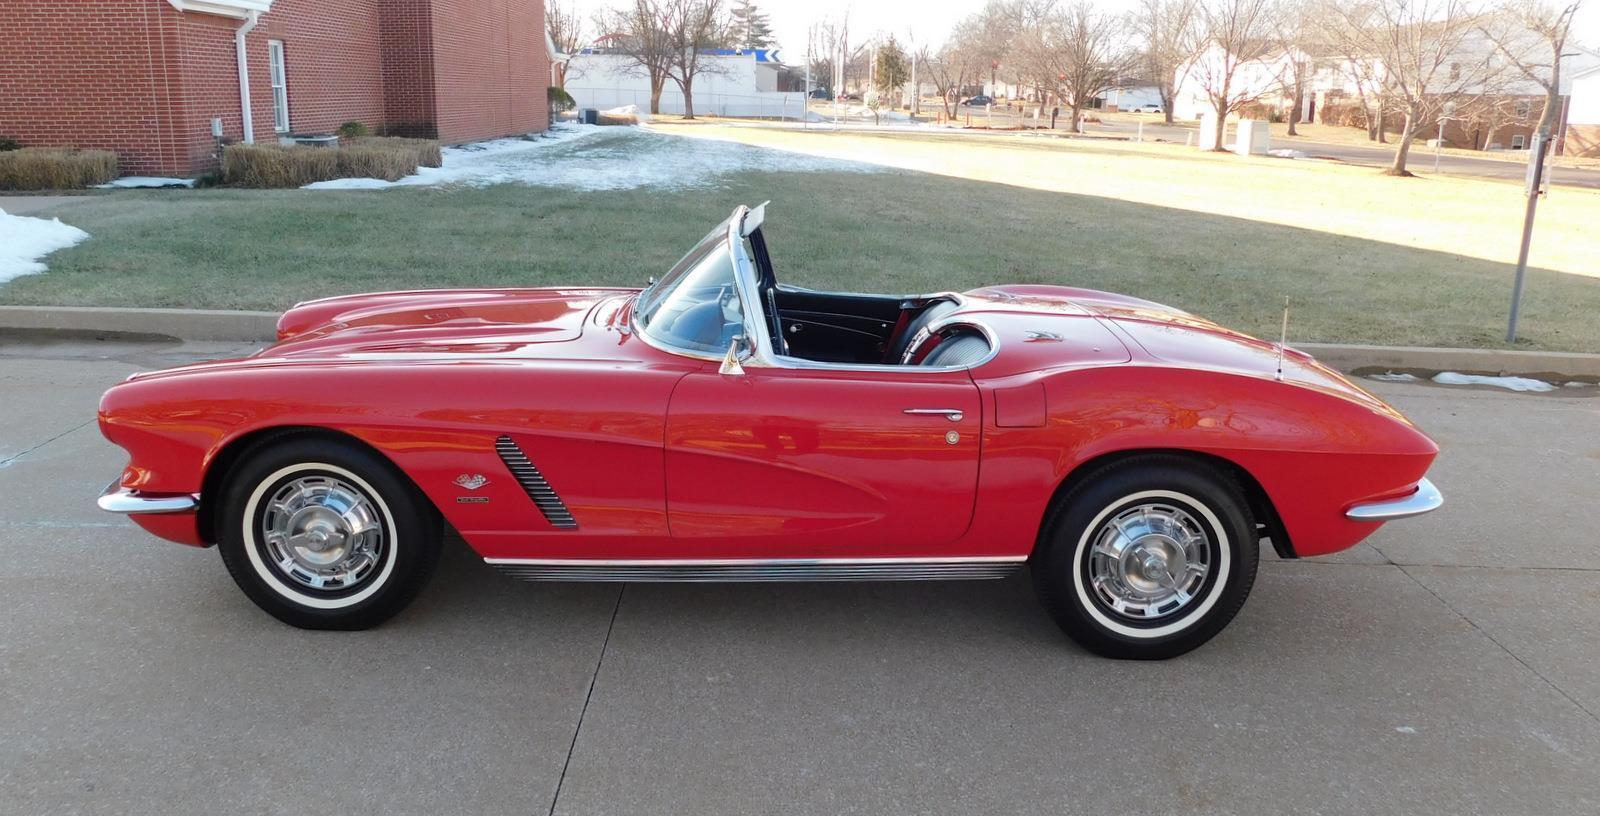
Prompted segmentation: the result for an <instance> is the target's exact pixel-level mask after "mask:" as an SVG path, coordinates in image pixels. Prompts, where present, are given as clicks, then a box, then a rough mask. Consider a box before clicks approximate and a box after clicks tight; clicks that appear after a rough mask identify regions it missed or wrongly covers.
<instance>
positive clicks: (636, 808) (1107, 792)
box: [0, 338, 1600, 815]
mask: <svg viewBox="0 0 1600 816" xmlns="http://www.w3.org/2000/svg"><path fill="white" fill-rule="evenodd" d="M248 350H249V349H248V347H247V346H244V345H241V344H209V345H199V344H188V345H183V344H177V343H170V344H160V343H140V344H130V343H93V342H48V341H35V342H22V341H17V340H13V339H3V338H0V393H3V394H4V395H5V396H4V398H3V399H0V496H3V497H4V501H3V503H0V620H3V621H4V622H5V625H4V626H3V627H0V813H7V814H9V813H17V814H23V813H26V814H48V813H69V812H70V813H116V814H127V813H151V814H157V813H159V814H189V813H193V814H216V813H240V812H249V813H258V812H266V813H297V812H333V813H387V814H410V813H418V814H441V813H538V814H545V813H561V814H594V813H652V814H654V813H697V814H710V813H752V814H772V813H802V814H808V813H818V814H836V813H845V812H849V813H864V814H898V813H959V814H973V813H1004V814H1016V813H1041V814H1062V813H1096V814H1102V813H1174V812H1186V813H1188V812H1199V813H1308V814H1309V813H1361V814H1380V813H1396V814H1401V813H1403V814H1452V815H1459V814H1476V813H1483V814H1505V813H1519V814H1520V813H1529V814H1532V813H1538V814H1568V813H1571V814H1588V813H1594V812H1596V811H1597V809H1600V789H1597V788H1596V787H1595V785H1594V782H1593V780H1594V768H1595V767H1597V764H1600V720H1597V719H1596V713H1597V712H1600V675H1597V673H1596V672H1595V671H1594V667H1595V666H1596V665H1597V661H1600V623H1597V621H1600V568H1597V567H1596V565H1595V559H1594V540H1593V539H1594V534H1593V530H1592V525H1591V524H1590V523H1589V522H1588V516H1589V515H1591V508H1593V507H1594V506H1595V505H1596V503H1597V501H1600V399H1597V398H1595V397H1593V396H1578V395H1577V394H1578V393H1582V394H1592V393H1594V389H1581V390H1574V394H1561V395H1557V396H1526V395H1514V394H1500V393H1492V392H1485V391H1473V390H1458V389H1447V388H1443V387H1434V386H1421V385H1395V384H1387V383H1364V384H1367V385H1369V386H1370V387H1373V388H1374V390H1376V391H1378V392H1380V393H1382V394H1383V395H1384V396H1386V397H1387V398H1389V399H1391V400H1392V401H1393V402H1394V403H1395V404H1396V405H1397V406H1398V407H1400V408H1401V409H1402V410H1404V411H1406V412H1407V413H1408V414H1409V415H1410V416H1411V417H1412V418H1413V419H1414V420H1416V421H1417V422H1418V424H1419V425H1421V427H1422V428H1424V429H1425V430H1427V431H1428V432H1429V433H1430V434H1432V435H1433V436H1434V437H1435V438H1436V439H1437V440H1438V441H1439V443H1440V445H1441V447H1442V448H1443V453H1442V455H1441V457H1440V460H1439V462H1438V464H1437V466H1436V467H1435V470H1434V471H1433V473H1432V474H1431V475H1432V476H1433V478H1434V481H1435V482H1436V483H1437V484H1439V486H1440V488H1441V489H1442V490H1443V491H1444V492H1445V495H1446V502H1447V503H1446V506H1445V508H1444V509H1443V510H1441V511H1439V512H1438V513H1435V514H1433V515H1431V516H1428V517H1424V518H1420V519H1414V520H1410V521H1406V522H1401V523H1395V524H1392V525H1390V526H1388V527H1386V528H1384V529H1383V530H1382V531H1381V532H1380V533H1379V534H1378V535H1377V536H1375V537H1374V538H1373V539H1372V541H1371V542H1370V544H1367V545H1362V546H1360V547H1358V548H1356V549H1354V550H1352V551H1350V552H1347V553H1344V554H1341V555H1338V556H1335V557H1332V558H1329V559H1319V560H1316V561H1303V562H1282V561H1277V560H1275V559H1273V558H1272V556H1271V555H1270V552H1268V553H1264V554H1263V557H1264V558H1265V559H1267V560H1266V561H1265V563H1263V565H1262V570H1261V575H1260V577H1259V579H1258V580H1257V583H1256V588H1255V592H1254V594H1253V595H1252V597H1251V599H1250V601H1249V602H1248V603H1247V604H1246V605H1245V607H1244V610H1243V612H1242V613H1241V614H1240V615H1239V617H1238V619H1237V620H1235V621H1234V623H1233V624H1232V625H1231V627H1230V628H1229V629H1228V630H1227V631H1225V632H1224V633H1223V634H1222V635H1221V636H1220V637H1218V638H1217V639H1216V640H1214V641H1213V642H1211V643H1210V644H1208V645H1207V646H1205V647H1202V648H1201V649H1200V650H1198V651H1196V652H1194V653H1192V654H1190V655H1188V656H1186V657H1184V658H1180V659H1178V660H1174V661H1168V662H1164V663H1150V664H1143V663H1119V662H1112V661H1107V660H1102V659H1099V658H1095V657H1092V656H1090V655H1088V654H1086V653H1084V652H1082V651H1080V650H1078V649H1077V648H1075V647H1074V646H1072V645H1071V644H1070V643H1069V642H1068V641H1067V640H1066V639H1065V638H1064V637H1063V636H1062V635H1061V634H1060V633H1059V631H1058V630H1056V628H1055V627H1054V625H1053V624H1051V623H1050V621H1049V620H1048V619H1047V618H1046V616H1045V614H1044V613H1043V612H1042V611H1041V610H1040V609H1039V608H1038V605H1037V604H1036V602H1035V601H1034V599H1033V597H1032V592H1031V590H1030V588H1029V587H1028V584H1027V581H1026V579H1025V577H1023V578H1018V579H1015V580H1007V581H1001V582H978V583H926V584H853V585H852V584H831V585H830V584H795V585H722V586H718V585H700V586H695V585H643V584H631V585H626V586H617V585H582V584H571V585H562V584H522V583H518V582H515V581H512V580H510V579H507V578H504V577H501V576H499V575H498V574H496V573H494V572H492V571H490V570H489V569H487V568H486V567H485V566H484V565H483V564H482V563H481V562H479V561H478V560H477V559H476V558H474V557H473V556H472V555H471V554H470V552H468V551H467V550H466V549H465V548H464V547H461V546H457V547H452V548H449V549H448V550H447V555H446V558H445V561H444V563H443V564H442V566H441V569H440V573H439V574H438V576H437V577H436V578H435V580H434V582H433V583H432V584H431V585H430V587H429V588H428V589H427V590H426V591H425V592H424V593H423V595H422V597H421V598H420V599H419V600H418V601H417V603H416V604H415V605H414V606H413V607H412V608H411V609H409V610H407V611H406V612H405V613H403V614H401V615H400V616H399V617H398V618H396V619H395V620H393V621H391V622H390V623H388V624H387V625H385V626H383V627H381V628H379V629H376V630H373V631H370V632H363V633H335V632H304V631H300V630H296V629H291V628H289V627H286V626H283V625H282V624H279V623H277V622H276V621H274V620H272V619H271V618H269V617H267V616H266V615H265V614H263V613H261V612H260V611H259V610H257V609H256V608H255V607H254V606H253V605H251V604H250V603H249V601H247V600H246V599H245V598H244V597H243V595H242V594H241V593H239V591H238V590H237V589H236V588H235V586H234V585H233V582H232V581H231V580H230V579H229V577H228V575H227V572H226V571H225V570H224V568H223V566H222V563H221V560H220V559H219V558H218V557H217V556H216V553H214V552H211V551H206V550H194V549H189V548H185V547H182V546H179V545H176V544H168V543H164V542H161V541H159V540H156V539H154V538H152V537H150V536H148V535H146V534H144V533H143V532H141V531H140V530H138V529H137V528H135V527H134V526H133V525H132V524H131V523H129V522H127V521H126V520H124V519H120V518H117V517H115V516H110V515H107V514H104V513H101V512H100V511H98V510H97V509H96V508H95V507H94V501H93V499H94V497H95V495H96V494H98V492H99V491H100V489H101V488H102V487H103V486H104V485H105V483H106V482H107V480H109V479H110V478H112V477H113V476H114V475H116V473H117V472H118V469H119V468H121V467H122V465H123V464H124V462H125V457H124V455H123V453H122V452H121V451H120V450H118V449H116V448H114V447H113V446H111V445H110V444H109V443H107V442H106V441H105V440H103V439H102V438H101V437H100V435H99V433H98V431H97V429H96V428H95V425H94V422H93V419H94V409H95V404H96V400H97V399H98V397H99V394H100V392H101V391H102V390H103V389H104V388H106V387H107V386H108V385H110V384H112V383H114V382H116V381H117V380H119V379H121V378H122V377H124V376H126V375H127V374H128V373H131V372H133V371H137V370H143V369H148V368H153V367H160V366H166V365H173V364H176V363H179V362H185V361H190V360H194V359H199V358H203V357H209V356H224V355H233V354H238V353H242V352H245V351H248Z"/></svg>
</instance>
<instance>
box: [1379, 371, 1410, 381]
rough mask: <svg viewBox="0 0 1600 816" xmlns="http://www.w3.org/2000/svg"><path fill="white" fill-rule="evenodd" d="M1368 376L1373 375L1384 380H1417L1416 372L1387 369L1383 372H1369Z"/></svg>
mask: <svg viewBox="0 0 1600 816" xmlns="http://www.w3.org/2000/svg"><path fill="white" fill-rule="evenodd" d="M1367 376H1369V377H1371V378H1372V379H1374V380H1381V381H1383V382H1416V381H1417V375H1415V374H1407V373H1405V372H1403V371H1385V372H1383V373H1382V374H1369V375H1367Z"/></svg>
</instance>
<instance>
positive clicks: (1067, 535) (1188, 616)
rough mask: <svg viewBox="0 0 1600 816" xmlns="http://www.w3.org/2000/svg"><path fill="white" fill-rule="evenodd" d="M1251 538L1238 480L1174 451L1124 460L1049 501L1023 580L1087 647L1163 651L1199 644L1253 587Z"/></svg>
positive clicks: (1147, 656) (1119, 653)
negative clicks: (1029, 574)
mask: <svg viewBox="0 0 1600 816" xmlns="http://www.w3.org/2000/svg"><path fill="white" fill-rule="evenodd" d="M1257 559H1258V553H1257V536H1256V532H1255V522H1254V521H1253V520H1252V518H1251V515H1250V507H1249V503H1248V502H1247V501H1246V500H1245V498H1244V495H1243V494H1242V493H1241V491H1240V489H1239V486H1238V484H1237V483H1236V482H1235V481H1234V480H1233V479H1232V478H1231V477H1229V476H1228V475H1226V474H1224V473H1222V472H1220V471H1218V470H1217V469H1215V468H1212V467H1210V466H1208V465H1205V464H1202V463H1200V462H1196V461H1193V460H1189V459H1185V458H1183V457H1177V456H1166V455H1151V456H1141V457H1137V458H1132V459H1126V460H1123V461H1121V462H1118V463H1116V464H1113V465H1110V466H1108V467H1106V468H1104V469H1103V470H1100V471H1098V472H1096V473H1095V474H1093V475H1091V476H1090V477H1088V478H1087V479H1085V480H1084V482H1083V483H1081V484H1079V485H1078V486H1077V487H1075V488H1074V489H1072V491H1071V492H1069V493H1068V494H1066V495H1065V496H1063V497H1062V498H1061V499H1059V500H1058V501H1057V503H1056V505H1055V506H1054V507H1053V508H1052V511H1051V513H1050V515H1049V517H1048V521H1047V522H1046V525H1045V529H1044V531H1043V533H1042V535H1041V536H1040V540H1039V545H1038V548H1037V549H1036V551H1035V553H1034V558H1033V578H1034V586H1035V588H1036V589H1037V591H1038V593H1039V597H1040V599H1041V600H1042V601H1043V603H1044V605H1045V608H1046V609H1048V610H1049V612H1050V614H1051V616H1052V617H1053V618H1055V621H1056V623H1057V624H1058V625H1060V626H1061V628H1062V630H1063V631H1065V632H1066V633H1067V635H1069V636H1070V637H1071V638H1072V639H1073V640H1075V641H1077V642H1078V643H1079V644H1081V645H1083V646H1084V647H1085V648H1087V649H1089V650H1090V651H1093V652H1095V653H1096V654H1101V655H1105V656H1107V657H1116V658H1131V659H1144V660H1152V659H1163V658H1168V657H1174V656H1177V655H1180V654H1183V653H1184V652H1187V651H1189V650H1191V649H1194V648H1195V647H1197V646H1199V645H1200V644H1202V643H1205V642H1206V641H1207V640H1210V639H1211V638H1212V637H1213V636H1214V635H1216V634H1217V632H1220V631H1221V630H1222V628H1223V627H1225V626H1227V624H1228V622H1229V621H1231V620H1232V619H1233V616H1234V615H1235V614H1237V613H1238V611H1239V608H1240V607H1241V606H1243V605H1244V601H1245V598H1246V597H1247V596H1249V594H1250V587H1251V585H1252V584H1254V583H1255V574H1256V563H1257Z"/></svg>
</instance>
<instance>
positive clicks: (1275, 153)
mask: <svg viewBox="0 0 1600 816" xmlns="http://www.w3.org/2000/svg"><path fill="white" fill-rule="evenodd" d="M1267 155H1268V156H1271V157H1273V158H1276V159H1309V158H1311V154H1309V153H1302V152H1300V151H1298V150H1290V149H1289V148H1286V147H1283V148H1277V149H1275V150H1268V151H1267Z"/></svg>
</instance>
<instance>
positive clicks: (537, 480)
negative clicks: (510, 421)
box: [494, 436, 578, 530]
mask: <svg viewBox="0 0 1600 816" xmlns="http://www.w3.org/2000/svg"><path fill="white" fill-rule="evenodd" d="M494 449H495V452H496V453H498V454H500V461H502V462H505V463H506V468H507V469H508V470H510V471H511V475H512V476H514V477H516V479H517V483H518V484H520V485H522V490H523V492H525V493H527V494H528V498H530V499H533V504H534V506H535V507H537V508H539V512H540V513H543V514H544V517H545V520H546V521H548V522H550V524H551V526H553V527H558V528H560V529H563V530H575V529H577V527H578V520H577V519H575V518H573V517H572V511H570V510H568V509H567V503H566V502H564V501H562V500H561V496H559V495H558V494H557V493H556V491H555V488H553V487H551V486H550V483H549V482H548V481H545V478H544V474H543V473H540V472H539V468H537V467H535V466H534V464H533V462H532V461H531V460H529V459H528V455H527V454H526V453H523V452H522V448H520V447H518V446H517V443H516V442H515V441H513V440H512V439H511V437H509V436H502V437H500V438H499V439H496V440H495V441H494Z"/></svg>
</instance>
